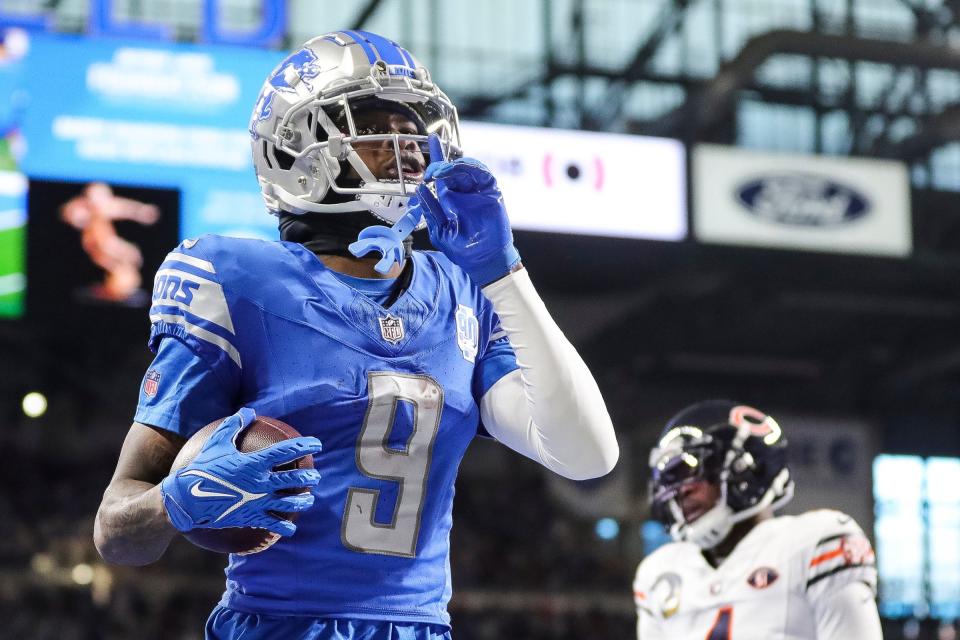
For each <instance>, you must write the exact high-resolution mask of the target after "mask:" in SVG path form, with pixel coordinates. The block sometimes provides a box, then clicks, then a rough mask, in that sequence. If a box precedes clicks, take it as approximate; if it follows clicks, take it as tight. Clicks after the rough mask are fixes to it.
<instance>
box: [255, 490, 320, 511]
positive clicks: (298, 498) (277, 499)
mask: <svg viewBox="0 0 960 640" xmlns="http://www.w3.org/2000/svg"><path fill="white" fill-rule="evenodd" d="M314 500H315V498H314V495H313V494H312V493H298V494H296V495H292V496H274V497H272V498H270V499H269V500H267V503H266V505H265V506H266V508H267V509H269V510H270V511H279V512H280V513H295V512H300V511H306V510H307V509H309V508H310V507H312V506H313V502H314Z"/></svg>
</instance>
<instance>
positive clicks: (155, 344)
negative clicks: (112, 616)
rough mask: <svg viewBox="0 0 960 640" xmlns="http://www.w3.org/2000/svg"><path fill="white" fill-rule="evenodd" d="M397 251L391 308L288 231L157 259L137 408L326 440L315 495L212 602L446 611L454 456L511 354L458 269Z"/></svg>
mask: <svg viewBox="0 0 960 640" xmlns="http://www.w3.org/2000/svg"><path fill="white" fill-rule="evenodd" d="M411 260H412V261H413V271H412V276H411V279H410V283H409V286H408V288H407V289H406V291H405V292H404V293H403V294H402V295H401V296H400V297H399V298H398V299H397V300H396V301H395V302H394V303H393V304H392V305H391V306H390V307H389V308H384V307H382V306H380V305H379V304H377V303H376V302H374V301H373V300H371V299H370V298H369V297H367V296H365V295H363V294H362V293H361V292H359V291H358V290H356V289H354V288H352V287H351V286H349V285H348V284H347V283H345V282H343V281H342V280H341V279H340V278H338V277H336V276H335V275H334V273H333V272H331V271H329V270H328V269H326V267H324V266H323V264H322V262H321V261H320V260H319V259H318V258H317V257H316V256H315V255H314V254H313V253H311V252H310V251H309V250H307V249H306V248H304V247H303V246H301V245H299V244H295V243H289V242H265V241H260V240H248V239H237V238H225V237H219V236H203V237H201V238H200V239H199V240H196V241H186V242H184V243H183V244H181V245H180V246H179V247H177V249H175V250H174V251H173V252H171V253H170V254H169V255H168V256H167V259H166V260H165V262H164V263H163V264H162V265H161V267H160V270H159V271H158V272H157V275H156V278H155V280H154V293H153V306H152V307H151V309H150V320H151V333H150V347H151V348H152V349H154V350H155V351H157V357H156V359H155V360H154V362H153V364H152V365H151V366H150V369H149V371H148V372H147V374H146V375H145V377H144V382H143V386H142V388H141V393H140V403H139V406H138V409H137V415H136V420H137V421H138V422H142V423H144V424H149V425H153V426H156V427H159V428H162V429H168V430H170V431H174V432H176V433H179V434H180V435H183V436H185V437H188V436H190V435H192V434H193V433H194V432H196V431H197V429H199V428H200V427H202V426H203V425H204V424H207V423H209V422H211V421H213V420H215V419H218V418H221V417H223V416H225V415H228V414H230V413H233V412H234V411H236V410H237V409H238V408H240V407H243V406H248V407H252V408H254V409H255V410H256V412H257V414H258V415H263V416H270V417H274V418H278V419H280V420H282V421H284V422H287V423H289V424H290V425H292V426H293V427H295V428H296V429H297V430H298V431H300V433H302V434H304V435H310V436H316V437H318V438H319V439H320V440H321V441H322V442H323V453H321V454H319V455H317V456H316V457H315V464H316V467H317V469H319V470H320V472H321V474H322V476H323V479H322V480H321V482H320V485H319V487H317V489H316V494H317V501H316V503H315V504H314V506H313V507H312V508H311V509H310V510H309V511H307V512H305V513H303V514H301V515H300V518H299V520H298V521H297V527H298V529H297V532H296V534H294V535H293V536H290V537H287V538H283V539H281V540H280V541H279V542H278V543H276V544H275V545H274V546H272V547H271V548H269V549H268V550H266V551H264V552H261V553H258V554H253V555H247V556H240V555H232V556H231V557H230V561H229V565H228V567H227V569H226V574H227V586H226V592H225V594H224V597H223V599H222V600H221V603H222V604H223V605H224V606H227V607H230V608H232V609H236V610H240V611H248V612H262V613H272V614H296V615H301V616H303V615H308V616H317V617H347V618H363V619H383V620H413V621H423V622H429V623H440V624H448V623H449V616H448V614H447V611H446V604H447V601H448V600H449V598H450V593H451V585H450V566H449V534H450V528H451V524H452V519H451V508H452V503H453V493H454V479H455V477H456V473H457V467H458V465H459V464H460V460H461V458H462V457H463V454H464V452H465V451H466V449H467V446H468V445H469V443H470V441H471V440H472V439H473V438H474V437H475V436H476V435H477V433H478V429H479V428H480V426H479V408H478V403H479V400H480V398H481V397H482V395H483V394H484V393H485V392H486V391H487V390H488V389H489V388H490V387H491V386H492V385H493V384H494V383H495V382H496V381H497V380H499V379H500V378H501V377H502V376H504V375H505V374H506V373H508V372H510V371H512V370H514V369H516V368H517V363H516V358H515V356H514V353H513V350H512V349H511V348H510V345H509V342H508V341H507V340H506V338H505V336H504V335H503V332H502V331H501V330H500V329H499V324H498V321H497V318H496V314H495V313H494V311H493V308H492V306H491V305H490V303H489V302H488V301H487V300H486V298H484V296H483V294H482V293H481V292H480V290H479V288H477V287H476V286H475V285H473V284H472V283H471V282H470V280H469V279H468V278H467V276H466V275H465V274H464V273H463V272H462V271H461V270H460V269H459V268H457V267H456V266H455V265H453V264H452V263H451V262H450V261H449V260H447V259H446V258H445V257H444V256H443V255H442V254H440V253H435V252H414V253H413V255H412V257H411Z"/></svg>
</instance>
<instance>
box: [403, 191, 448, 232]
mask: <svg viewBox="0 0 960 640" xmlns="http://www.w3.org/2000/svg"><path fill="white" fill-rule="evenodd" d="M411 202H412V205H411V206H415V207H418V208H419V209H421V210H422V212H423V217H424V219H426V221H427V225H428V226H429V227H430V228H431V230H433V229H437V228H442V227H443V226H444V225H448V224H450V223H451V222H453V216H451V215H450V214H449V213H447V212H446V211H444V209H443V207H441V206H440V203H439V202H438V201H437V198H436V197H435V196H434V195H433V192H431V191H430V188H429V187H428V186H427V185H425V184H421V185H419V186H418V187H417V190H416V195H415V196H414V198H413V200H411Z"/></svg>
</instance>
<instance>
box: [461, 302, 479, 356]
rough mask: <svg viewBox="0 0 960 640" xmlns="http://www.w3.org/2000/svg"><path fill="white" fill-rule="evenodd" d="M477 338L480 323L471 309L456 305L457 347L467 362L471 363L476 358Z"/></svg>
mask: <svg viewBox="0 0 960 640" xmlns="http://www.w3.org/2000/svg"><path fill="white" fill-rule="evenodd" d="M479 336H480V323H479V322H477V316H476V315H475V314H474V313H473V309H471V308H470V307H468V306H466V305H463V304H460V305H457V346H458V347H460V351H461V352H462V353H463V359H464V360H466V361H467V362H473V361H474V360H475V359H476V357H477V345H478V343H479V340H480V338H479Z"/></svg>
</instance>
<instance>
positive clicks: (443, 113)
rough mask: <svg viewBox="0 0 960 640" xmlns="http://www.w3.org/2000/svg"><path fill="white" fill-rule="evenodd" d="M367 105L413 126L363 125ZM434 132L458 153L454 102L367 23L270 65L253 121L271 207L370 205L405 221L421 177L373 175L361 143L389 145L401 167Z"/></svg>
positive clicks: (309, 209) (385, 216) (257, 161)
mask: <svg viewBox="0 0 960 640" xmlns="http://www.w3.org/2000/svg"><path fill="white" fill-rule="evenodd" d="M365 109H373V110H383V111H390V112H394V113H399V114H401V115H403V116H404V118H405V119H406V120H409V121H410V122H412V123H413V124H414V126H415V127H416V133H415V134H414V133H412V132H409V133H408V132H403V133H400V132H390V131H368V130H358V127H357V125H356V123H355V120H357V118H356V115H357V114H358V113H360V112H361V111H363V110H365ZM431 133H436V134H437V135H438V136H439V137H440V139H441V141H442V143H443V146H444V150H445V152H446V154H447V157H456V156H458V155H460V131H459V123H458V119H457V111H456V108H455V107H454V106H453V104H452V103H451V102H450V100H449V98H447V96H446V94H444V93H443V92H442V91H441V90H440V88H439V87H437V85H436V84H434V83H433V81H432V80H431V78H430V73H429V71H427V69H426V68H425V67H424V66H423V65H421V64H420V63H419V62H417V60H416V59H415V58H414V57H413V56H412V55H411V54H410V53H409V52H408V51H407V50H406V49H403V48H402V47H400V46H399V45H397V44H396V43H395V42H393V41H391V40H388V39H387V38H384V37H382V36H378V35H376V34H374V33H370V32H367V31H338V32H335V33H328V34H326V35H323V36H319V37H316V38H313V39H312V40H309V41H308V42H307V43H306V44H304V45H303V47H301V48H300V49H298V50H297V51H296V52H295V53H293V54H292V55H290V56H289V57H287V58H286V59H285V60H284V61H283V62H282V63H280V65H279V66H278V67H277V68H276V69H275V70H274V71H273V72H272V73H271V74H270V76H269V77H268V78H267V80H266V82H264V85H263V89H262V90H261V92H260V96H259V98H258V100H257V103H256V106H255V108H254V111H253V115H252V117H251V120H250V134H251V138H252V150H253V162H254V167H255V168H256V172H257V179H258V181H259V183H260V188H261V192H262V193H263V197H264V201H265V203H266V205H267V209H268V210H269V211H270V212H271V213H273V214H274V215H280V213H281V212H287V213H292V214H297V215H299V214H304V213H342V212H349V211H369V212H371V213H373V214H374V215H376V216H377V217H379V218H380V219H382V220H385V221H387V222H389V223H394V222H396V221H397V220H399V219H400V218H401V217H402V216H403V214H404V210H405V207H406V204H407V201H408V200H409V197H410V195H411V194H412V193H413V189H414V188H415V187H416V183H417V182H418V181H419V179H414V178H412V177H410V176H407V175H404V173H403V172H402V171H401V172H399V175H398V176H397V177H396V178H382V177H377V175H375V172H374V170H372V169H371V167H369V166H367V164H366V162H365V161H364V159H363V158H362V157H361V155H360V154H358V153H357V151H356V146H357V145H358V144H363V143H371V144H372V143H376V144H378V145H383V144H384V142H385V141H386V142H387V143H388V145H387V146H388V147H389V146H392V148H393V153H394V155H395V158H396V161H397V166H398V167H399V166H400V165H401V164H402V162H401V149H402V148H404V146H405V145H406V146H409V145H410V144H412V143H415V144H417V145H418V146H419V147H420V149H421V150H423V153H424V156H425V157H426V156H427V155H428V152H427V136H428V135H429V134H431Z"/></svg>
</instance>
